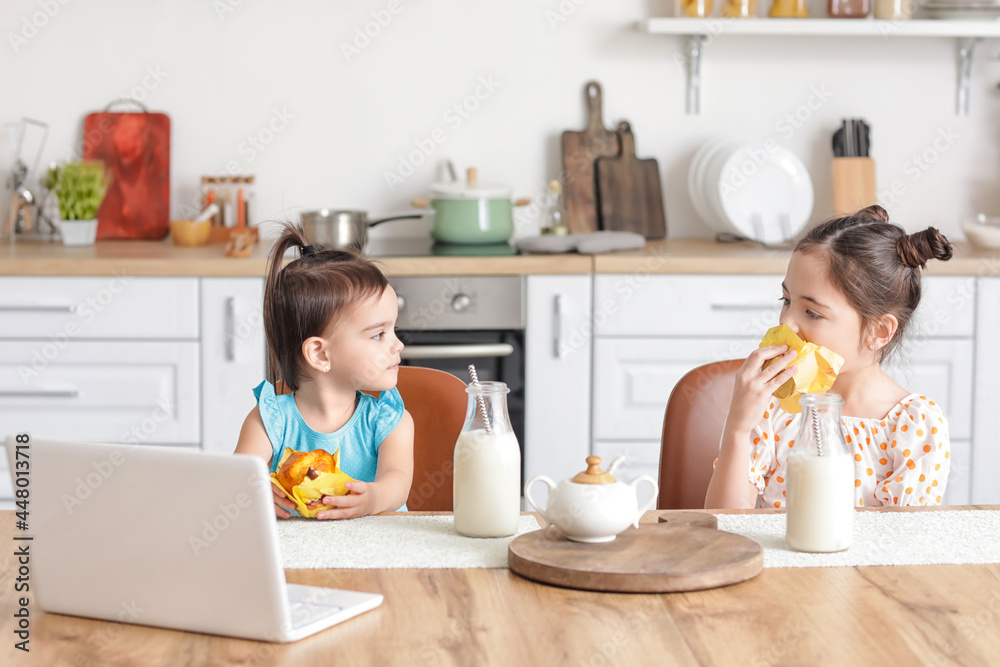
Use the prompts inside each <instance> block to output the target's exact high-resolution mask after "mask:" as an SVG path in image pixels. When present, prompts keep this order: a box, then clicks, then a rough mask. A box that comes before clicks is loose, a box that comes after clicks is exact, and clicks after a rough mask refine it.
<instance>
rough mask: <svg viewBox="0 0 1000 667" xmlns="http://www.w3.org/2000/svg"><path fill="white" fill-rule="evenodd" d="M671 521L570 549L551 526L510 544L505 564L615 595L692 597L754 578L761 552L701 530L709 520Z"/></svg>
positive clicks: (740, 539) (538, 577)
mask: <svg viewBox="0 0 1000 667" xmlns="http://www.w3.org/2000/svg"><path fill="white" fill-rule="evenodd" d="M674 514H676V515H677V516H673V520H671V516H672V515H671V514H669V513H668V514H667V515H666V516H667V521H664V522H661V523H643V524H639V527H638V528H629V529H627V530H626V531H625V532H623V533H621V534H619V535H618V537H617V538H615V539H614V540H613V541H611V542H604V543H601V544H585V543H582V542H573V541H571V540H569V539H567V538H566V536H565V535H564V534H563V533H562V531H560V530H559V529H558V528H555V527H552V526H550V527H548V528H546V529H544V530H536V531H534V532H531V533H526V534H524V535H521V536H520V537H517V538H515V539H514V540H512V541H511V543H510V547H509V548H508V551H507V564H508V565H509V566H510V569H511V571H512V572H515V573H516V574H519V575H521V576H522V577H525V578H527V579H533V580H534V581H539V582H542V583H545V584H552V585H555V586H563V587H565V588H578V589H582V590H589V591H615V592H621V593H674V592H680V591H698V590H703V589H706V588H717V587H719V586H728V585H730V584H736V583H739V582H741V581H746V580H747V579H751V578H753V577H755V576H757V575H758V574H759V573H760V571H761V569H762V568H763V565H764V550H763V549H762V548H761V546H760V545H759V544H758V543H757V542H755V541H753V540H751V539H750V538H748V537H744V536H742V535H734V534H733V533H726V532H722V531H719V530H716V529H715V528H710V527H705V524H706V523H711V521H710V520H714V518H715V517H712V516H711V515H705V514H701V513H697V512H683V513H681V512H677V513H674ZM681 514H684V515H691V516H687V517H681V516H679V515H681ZM705 517H708V518H707V519H706V518H705ZM697 524H702V525H697Z"/></svg>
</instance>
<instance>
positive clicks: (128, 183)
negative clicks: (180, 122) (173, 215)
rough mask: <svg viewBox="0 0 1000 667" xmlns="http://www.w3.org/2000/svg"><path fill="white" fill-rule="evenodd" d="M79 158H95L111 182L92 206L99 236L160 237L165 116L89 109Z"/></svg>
mask: <svg viewBox="0 0 1000 667" xmlns="http://www.w3.org/2000/svg"><path fill="white" fill-rule="evenodd" d="M83 159H84V160H100V161H102V162H103V163H104V166H105V168H106V169H107V170H108V171H109V172H110V177H111V185H110V186H109V188H108V193H107V195H106V196H105V198H104V202H103V203H102V204H101V208H100V209H99V210H98V212H97V238H99V239H162V238H164V237H165V236H166V235H167V233H168V232H169V231H170V117H169V116H167V115H166V114H162V113H145V112H143V113H112V112H98V113H92V114H89V115H88V116H87V117H86V118H85V119H84V121H83Z"/></svg>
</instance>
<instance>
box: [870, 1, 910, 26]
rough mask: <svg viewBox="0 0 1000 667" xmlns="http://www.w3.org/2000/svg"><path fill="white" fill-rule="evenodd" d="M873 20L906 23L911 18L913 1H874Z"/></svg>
mask: <svg viewBox="0 0 1000 667" xmlns="http://www.w3.org/2000/svg"><path fill="white" fill-rule="evenodd" d="M875 18H877V19H879V20H882V21H907V20H909V19H911V18H913V1H912V0H875Z"/></svg>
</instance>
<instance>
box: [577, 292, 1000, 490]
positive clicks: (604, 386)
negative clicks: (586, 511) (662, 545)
mask: <svg viewBox="0 0 1000 667" xmlns="http://www.w3.org/2000/svg"><path fill="white" fill-rule="evenodd" d="M997 282H1000V281H997ZM780 295H781V276H776V275H775V276H693V275H661V276H644V277H643V276H636V275H610V274H609V275H598V276H596V278H595V282H594V324H595V332H596V336H595V339H594V361H593V363H594V383H593V405H594V414H593V441H592V449H593V451H594V452H595V453H598V452H600V453H601V455H602V456H613V455H617V454H626V455H627V456H629V458H630V459H635V460H632V461H630V463H629V465H630V466H631V468H632V469H634V470H636V471H643V472H645V473H648V472H649V471H651V470H656V469H657V468H658V462H659V441H660V434H661V429H662V424H663V412H664V410H665V408H666V404H667V400H668V398H669V396H670V392H671V391H672V390H673V388H674V386H675V385H676V383H677V381H678V380H680V378H681V377H683V375H684V374H686V373H687V372H688V371H690V370H691V369H693V368H695V367H697V366H700V365H703V364H707V363H711V362H713V361H721V360H724V359H738V358H745V357H746V355H747V354H749V353H750V352H751V351H752V350H753V349H754V348H756V347H757V345H758V344H759V342H760V338H761V337H762V336H763V334H764V332H765V331H766V330H767V329H768V328H769V327H771V326H774V325H776V324H777V323H778V314H779V311H780V302H779V301H778V298H779V297H780ZM994 298H995V299H996V301H995V302H994V303H997V302H1000V290H998V295H997V296H996V297H994ZM980 304H982V300H980ZM975 305H976V281H975V279H974V278H973V279H970V278H954V277H931V278H926V279H925V280H924V287H923V298H922V301H921V306H920V308H919V310H918V311H917V313H916V314H915V316H914V320H913V322H912V324H911V327H912V329H911V330H910V332H909V335H908V336H907V339H906V342H905V344H904V346H903V349H902V351H901V354H899V355H898V356H897V357H896V358H895V360H894V361H893V363H891V364H889V366H888V370H889V371H890V373H891V374H892V375H893V376H894V377H895V378H896V379H897V380H898V381H899V382H900V383H901V384H902V385H903V386H904V387H906V388H908V389H910V390H911V391H915V392H918V393H926V394H928V395H930V396H931V397H932V398H933V399H934V400H935V401H936V402H938V403H939V404H940V405H941V406H942V408H943V409H944V411H945V414H946V415H947V417H948V421H949V427H950V430H951V439H952V470H953V472H952V476H951V478H950V482H949V487H948V490H947V493H946V497H945V502H946V503H950V504H960V503H965V502H968V501H969V498H970V490H971V489H974V488H975V482H974V480H975V473H970V471H977V472H978V471H979V470H980V468H979V466H978V465H976V466H975V467H973V466H972V465H971V464H972V442H973V441H972V436H973V433H972V415H973V413H972V404H973V391H972V390H973V366H974V354H975V350H974V347H975V344H974V341H975V338H974V335H975V332H976V330H977V327H976V311H975ZM980 308H982V306H980ZM993 308H994V311H995V312H997V311H1000V307H998V306H996V305H994V306H993ZM997 317H1000V316H997ZM998 327H1000V322H997V323H995V324H994V327H993V328H992V329H990V330H993V331H996V330H1000V329H998ZM979 331H980V332H981V331H983V329H982V326H981V325H980V327H979ZM981 340H982V339H980V341H981ZM998 365H1000V362H998ZM998 372H1000V371H998ZM977 394H983V392H982V391H979V392H977ZM980 400H982V399H980ZM996 407H998V406H994V411H995V410H996ZM718 409H719V410H720V411H725V410H726V409H728V405H720V406H719V408H718ZM653 443H656V446H653ZM998 458H1000V456H998ZM991 469H992V470H1000V460H998V461H995V462H993V463H992V466H991ZM636 474H638V473H636ZM979 474H984V473H979ZM986 474H988V473H986ZM998 478H1000V475H998V474H995V475H994V476H993V478H992V479H994V480H995V479H998ZM984 502H985V501H984ZM993 502H1000V501H993Z"/></svg>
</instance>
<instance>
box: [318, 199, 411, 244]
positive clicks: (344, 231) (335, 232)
mask: <svg viewBox="0 0 1000 667" xmlns="http://www.w3.org/2000/svg"><path fill="white" fill-rule="evenodd" d="M425 215H427V213H426V212H420V213H401V214H398V215H392V216H389V217H387V218H379V219H378V220H369V219H368V212H367V211H356V210H353V211H352V210H334V209H329V208H323V209H320V210H318V211H304V212H303V213H302V231H303V232H305V235H306V240H308V241H309V243H311V244H313V245H316V246H322V247H324V248H355V249H357V250H362V251H363V250H364V249H365V243H366V242H367V241H368V228H369V227H374V226H375V225H380V224H382V223H383V222H389V221H390V220H409V219H414V218H422V217H424V216H425Z"/></svg>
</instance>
